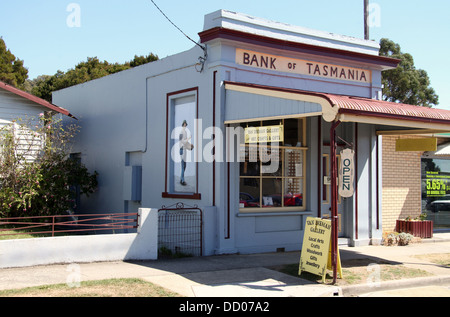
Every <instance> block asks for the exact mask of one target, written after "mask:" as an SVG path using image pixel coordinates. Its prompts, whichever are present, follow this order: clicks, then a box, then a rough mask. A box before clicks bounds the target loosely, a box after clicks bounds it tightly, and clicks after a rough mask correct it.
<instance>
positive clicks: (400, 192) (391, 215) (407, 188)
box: [382, 136, 422, 232]
mask: <svg viewBox="0 0 450 317" xmlns="http://www.w3.org/2000/svg"><path fill="white" fill-rule="evenodd" d="M398 138H412V137H409V136H401V137H400V136H383V144H382V146H383V193H382V199H383V200H382V224H383V231H384V232H386V231H393V230H394V229H395V221H396V220H397V219H404V218H406V217H407V216H412V217H416V216H418V215H419V214H420V213H421V186H420V178H421V154H422V152H396V151H395V140H396V139H398Z"/></svg>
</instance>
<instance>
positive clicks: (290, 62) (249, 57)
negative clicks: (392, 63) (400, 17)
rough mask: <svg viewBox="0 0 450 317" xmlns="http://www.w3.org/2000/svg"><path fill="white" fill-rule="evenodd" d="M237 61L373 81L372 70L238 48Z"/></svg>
mask: <svg viewBox="0 0 450 317" xmlns="http://www.w3.org/2000/svg"><path fill="white" fill-rule="evenodd" d="M236 63H237V64H239V65H245V66H251V67H256V68H261V69H268V70H276V71H281V72H288V73H295V74H301V75H310V76H315V77H325V78H332V79H339V80H346V81H354V82H360V83H371V82H372V73H371V71H370V70H367V69H361V68H354V67H346V66H340V65H332V64H327V63H319V62H313V61H306V60H301V59H295V58H289V57H284V56H274V55H269V54H263V53H258V52H253V51H249V50H243V49H239V48H238V49H236Z"/></svg>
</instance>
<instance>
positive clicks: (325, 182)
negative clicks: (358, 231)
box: [321, 146, 345, 237]
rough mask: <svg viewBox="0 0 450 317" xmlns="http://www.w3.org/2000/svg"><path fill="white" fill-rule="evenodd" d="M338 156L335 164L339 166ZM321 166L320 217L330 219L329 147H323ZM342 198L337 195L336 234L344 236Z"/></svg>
mask: <svg viewBox="0 0 450 317" xmlns="http://www.w3.org/2000/svg"><path fill="white" fill-rule="evenodd" d="M339 161H340V156H339V155H337V162H336V164H337V166H339ZM321 168H322V180H321V189H322V193H321V195H322V198H321V201H322V209H321V210H322V217H323V218H329V219H331V161H330V147H329V146H324V147H323V154H322V160H321ZM342 201H343V199H342V198H341V197H338V204H337V206H338V236H339V237H343V236H344V232H345V230H344V227H343V226H344V224H345V221H344V218H343V217H344V212H343V209H344V207H343V203H342Z"/></svg>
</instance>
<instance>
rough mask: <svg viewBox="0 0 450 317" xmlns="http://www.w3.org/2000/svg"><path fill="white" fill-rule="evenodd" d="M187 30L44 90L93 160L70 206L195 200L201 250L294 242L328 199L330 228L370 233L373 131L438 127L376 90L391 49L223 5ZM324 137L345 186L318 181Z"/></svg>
mask: <svg viewBox="0 0 450 317" xmlns="http://www.w3.org/2000/svg"><path fill="white" fill-rule="evenodd" d="M199 35H200V40H201V41H200V45H198V46H195V47H194V48H192V49H191V50H189V51H186V52H183V53H180V54H177V55H174V56H170V57H167V58H164V59H161V60H159V61H156V62H152V63H150V64H146V65H142V66H139V67H136V68H133V69H130V70H126V71H123V72H120V73H117V74H114V75H110V76H107V77H104V78H101V79H97V80H93V81H91V82H87V83H84V84H81V85H77V86H74V87H70V88H67V89H64V90H61V91H58V92H55V93H54V94H53V102H54V104H56V105H60V106H64V107H66V108H69V109H71V111H72V112H73V113H74V115H75V116H77V118H78V119H79V124H80V126H81V129H82V130H81V133H80V134H79V136H78V137H77V144H76V152H77V153H78V154H79V156H81V160H82V163H83V164H85V165H86V166H87V167H88V168H89V169H90V170H91V171H94V170H96V171H97V172H98V173H99V177H98V181H99V190H98V192H97V193H95V194H94V195H92V196H91V197H89V198H88V199H86V200H83V201H82V206H83V211H85V212H89V213H99V212H104V213H111V212H135V211H136V210H137V209H138V208H140V207H146V208H147V207H148V208H160V207H161V206H169V205H172V204H175V203H177V202H183V203H185V204H187V205H191V206H192V205H196V206H198V207H199V208H201V209H202V211H203V217H204V224H203V229H204V235H203V239H204V241H203V242H204V243H203V254H205V255H211V254H224V253H237V252H240V253H255V252H271V251H277V250H278V251H280V250H285V251H290V250H299V249H300V248H301V245H302V239H303V228H304V224H305V220H306V217H308V216H314V217H330V216H331V215H332V212H331V209H332V203H333V202H335V203H336V209H335V211H336V215H337V218H338V228H339V237H341V238H343V239H344V238H345V239H346V240H345V241H347V242H348V243H349V244H350V245H354V246H358V245H367V244H370V243H379V241H380V240H381V232H382V223H381V212H382V210H381V204H380V200H381V195H379V191H380V188H381V186H382V184H381V177H380V175H381V174H380V173H381V171H380V167H381V159H380V158H381V153H380V151H381V148H380V146H379V142H381V136H380V135H379V133H378V132H379V131H381V130H389V129H390V130H392V129H394V128H395V129H408V128H410V129H423V128H430V127H433V128H435V129H438V130H445V129H448V127H449V123H450V113H448V112H445V111H440V110H434V109H431V110H430V109H428V110H423V111H422V110H421V109H417V108H418V107H413V108H412V110H410V109H409V108H408V107H407V106H405V107H406V108H401V109H400V108H398V107H397V105H396V104H391V103H386V102H381V101H379V100H380V99H381V91H382V87H381V72H382V71H383V70H386V69H391V68H395V67H396V66H397V64H398V61H397V60H394V59H391V58H386V57H380V56H378V49H379V46H378V44H377V43H375V42H373V41H366V40H360V39H355V38H349V37H345V36H339V35H335V34H329V33H326V32H320V31H314V30H309V29H304V28H301V27H296V26H291V25H286V24H282V23H277V22H272V21H267V20H263V19H258V18H254V17H249V16H246V15H244V14H239V13H234V12H230V11H225V10H219V11H216V12H213V13H211V14H208V15H206V16H205V25H204V30H203V31H202V32H200V33H199ZM200 46H201V47H200ZM402 109H403V110H402ZM405 109H406V110H405ZM408 110H410V111H408ZM402 111H403V112H402ZM331 131H335V135H336V136H337V138H336V140H337V142H336V144H335V143H334V142H332V141H333V138H334V137H333V134H332V132H331ZM213 136H214V137H213ZM336 147H337V153H338V154H339V153H340V151H341V150H343V149H345V148H348V149H352V150H353V151H354V153H355V156H354V158H355V159H354V175H353V178H352V182H351V185H352V187H353V191H352V195H349V196H348V197H345V198H344V197H341V196H339V197H338V196H336V195H333V194H332V190H331V189H332V185H333V184H334V182H333V180H332V179H331V178H332V177H331V175H332V172H333V171H332V169H331V166H332V164H331V163H332V162H331V161H332V157H333V148H336ZM337 163H340V156H339V155H338V156H337ZM342 184H343V183H341V185H342Z"/></svg>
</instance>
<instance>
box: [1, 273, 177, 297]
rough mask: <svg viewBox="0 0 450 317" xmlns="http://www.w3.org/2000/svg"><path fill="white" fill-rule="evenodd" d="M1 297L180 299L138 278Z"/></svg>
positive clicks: (58, 286)
mask: <svg viewBox="0 0 450 317" xmlns="http://www.w3.org/2000/svg"><path fill="white" fill-rule="evenodd" d="M0 297H180V295H179V294H177V293H174V292H171V291H168V290H166V289H164V288H162V287H160V286H157V285H154V284H152V283H150V282H146V281H144V280H141V279H137V278H123V279H107V280H101V281H86V282H81V283H80V285H79V286H76V287H70V286H69V285H67V284H55V285H46V286H36V287H27V288H22V289H17V290H4V291H0Z"/></svg>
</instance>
